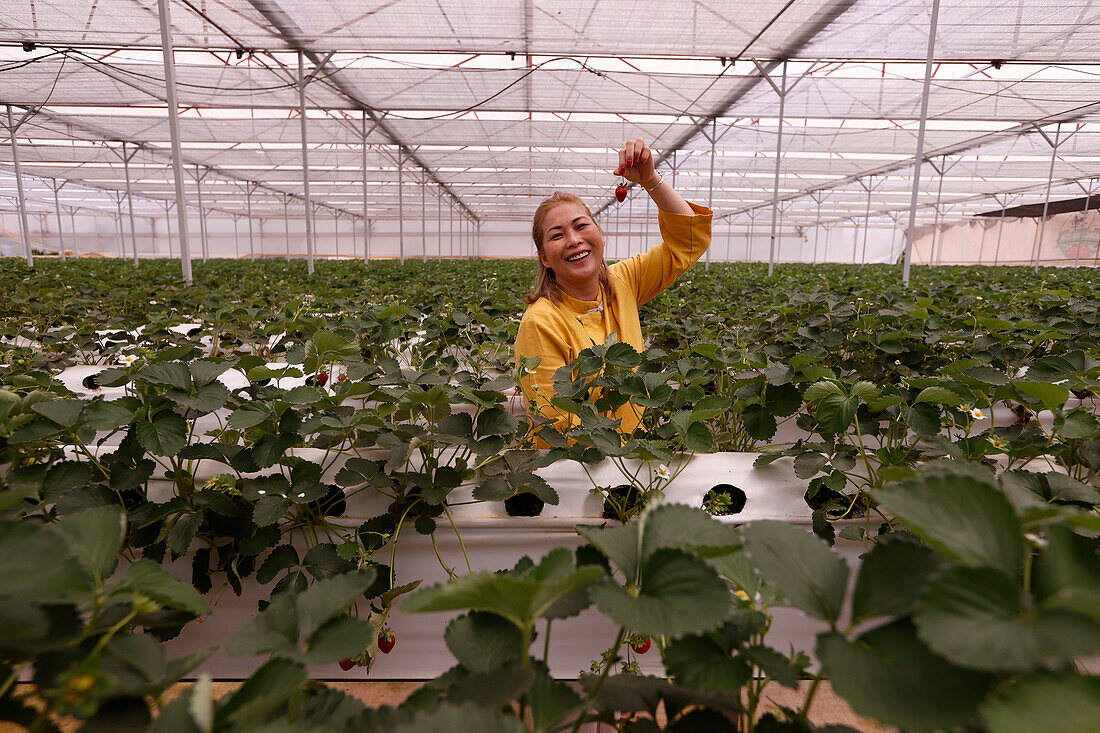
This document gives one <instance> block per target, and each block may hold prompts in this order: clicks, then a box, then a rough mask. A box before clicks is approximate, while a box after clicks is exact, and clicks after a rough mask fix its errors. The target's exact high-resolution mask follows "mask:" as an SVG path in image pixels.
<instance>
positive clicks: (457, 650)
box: [443, 611, 527, 672]
mask: <svg viewBox="0 0 1100 733" xmlns="http://www.w3.org/2000/svg"><path fill="white" fill-rule="evenodd" d="M443 638H444V641H446V643H447V648H448V649H450V650H451V654H454V655H455V659H457V660H458V663H459V664H461V665H462V666H463V667H464V668H466V669H467V670H469V671H470V672H489V671H491V670H494V669H497V668H498V667H503V666H504V665H506V664H509V663H512V662H518V661H519V660H520V659H522V658H523V657H524V656H525V655H526V654H527V650H526V649H524V648H523V636H522V634H521V633H520V630H519V629H518V628H517V627H516V626H515V625H514V624H512V623H510V622H509V621H508V620H506V619H504V618H502V617H500V616H497V615H496V614H493V613H484V612H481V611H471V612H470V613H467V614H464V615H462V616H459V617H458V618H456V619H455V620H454V621H451V623H450V624H448V625H447V631H446V632H445V633H444V635H443Z"/></svg>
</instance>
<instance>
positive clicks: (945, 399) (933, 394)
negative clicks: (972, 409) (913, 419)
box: [913, 387, 965, 407]
mask: <svg viewBox="0 0 1100 733" xmlns="http://www.w3.org/2000/svg"><path fill="white" fill-rule="evenodd" d="M964 401H965V400H963V398H962V397H960V396H959V395H957V394H955V393H954V392H952V391H951V390H949V389H947V388H946V387H925V388H924V389H922V390H921V391H920V394H918V395H917V398H916V399H915V400H913V404H914V405H919V404H921V403H924V402H927V403H929V404H933V405H947V406H948V407H956V406H958V405H961V404H962V403H963V402H964Z"/></svg>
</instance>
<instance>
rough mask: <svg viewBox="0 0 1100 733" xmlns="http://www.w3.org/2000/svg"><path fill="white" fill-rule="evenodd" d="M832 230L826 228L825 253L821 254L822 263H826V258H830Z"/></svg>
mask: <svg viewBox="0 0 1100 733" xmlns="http://www.w3.org/2000/svg"><path fill="white" fill-rule="evenodd" d="M831 233H832V230H831V229H829V227H825V251H824V252H822V253H821V261H822V262H824V261H825V258H826V257H828V256H829V234H831Z"/></svg>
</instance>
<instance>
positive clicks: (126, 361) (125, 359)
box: [118, 354, 138, 366]
mask: <svg viewBox="0 0 1100 733" xmlns="http://www.w3.org/2000/svg"><path fill="white" fill-rule="evenodd" d="M137 360H138V358H137V356H135V355H134V354H120V355H119V357H118V363H119V364H121V365H123V366H130V365H131V364H133V363H134V362H135V361H137Z"/></svg>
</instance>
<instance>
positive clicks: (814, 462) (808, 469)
mask: <svg viewBox="0 0 1100 733" xmlns="http://www.w3.org/2000/svg"><path fill="white" fill-rule="evenodd" d="M828 462H829V459H828V457H827V456H825V455H822V454H821V453H818V452H817V451H806V452H805V453H799V454H798V455H797V456H795V459H794V475H795V476H798V478H800V479H811V478H813V477H814V476H816V475H817V473H818V471H820V470H821V469H822V468H824V467H825V464H826V463H828Z"/></svg>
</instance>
